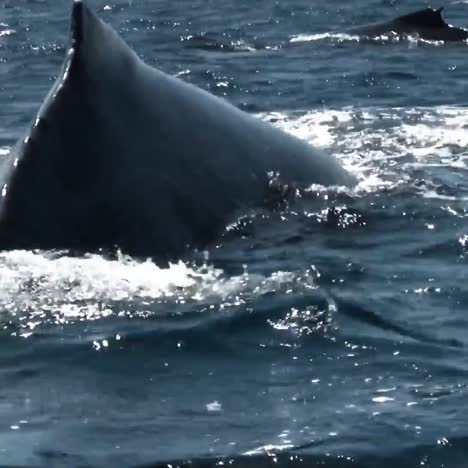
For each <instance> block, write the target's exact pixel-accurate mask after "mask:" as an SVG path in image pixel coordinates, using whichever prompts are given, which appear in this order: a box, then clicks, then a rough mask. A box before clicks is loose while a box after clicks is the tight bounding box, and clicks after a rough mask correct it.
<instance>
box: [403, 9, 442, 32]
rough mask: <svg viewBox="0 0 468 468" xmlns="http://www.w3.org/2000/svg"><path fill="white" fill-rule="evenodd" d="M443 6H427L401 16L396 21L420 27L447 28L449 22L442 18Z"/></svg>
mask: <svg viewBox="0 0 468 468" xmlns="http://www.w3.org/2000/svg"><path fill="white" fill-rule="evenodd" d="M442 10H443V7H441V8H438V9H437V10H435V9H434V8H425V9H424V10H419V11H415V12H414V13H409V14H408V15H403V16H399V17H398V18H397V19H396V20H395V21H397V22H399V23H404V24H406V25H410V26H413V27H418V28H446V27H448V24H447V23H446V22H445V20H444V19H443V18H442Z"/></svg>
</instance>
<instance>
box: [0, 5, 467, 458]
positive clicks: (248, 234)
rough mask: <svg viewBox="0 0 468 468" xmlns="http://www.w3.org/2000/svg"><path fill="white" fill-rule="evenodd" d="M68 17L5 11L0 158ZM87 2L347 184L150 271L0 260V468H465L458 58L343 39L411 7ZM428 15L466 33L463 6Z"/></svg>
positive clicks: (170, 66) (145, 265)
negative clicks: (287, 136) (341, 172)
mask: <svg viewBox="0 0 468 468" xmlns="http://www.w3.org/2000/svg"><path fill="white" fill-rule="evenodd" d="M70 3H71V2H69V1H65V0H60V1H58V0H34V1H33V0H4V1H3V2H2V4H1V5H0V23H1V24H0V102H1V105H0V114H1V119H0V122H1V125H0V147H1V148H2V149H1V150H0V152H2V153H3V154H5V153H7V152H8V150H9V148H10V147H11V146H12V145H13V144H14V142H15V140H16V138H18V137H19V136H20V135H21V134H22V133H23V132H24V130H25V128H26V126H27V124H28V123H29V121H30V120H31V119H32V118H33V116H34V114H35V112H36V111H37V108H38V105H39V103H40V101H41V100H42V99H43V97H44V96H45V94H46V92H47V90H48V88H49V87H50V85H51V83H52V81H53V80H54V78H55V77H56V76H57V74H58V72H59V69H60V65H61V62H62V59H63V55H64V51H65V46H66V39H67V34H68V24H69V12H70ZM90 3H91V4H92V6H93V8H95V9H96V10H97V11H98V13H99V15H100V16H101V17H103V18H104V19H105V20H106V21H108V22H110V23H111V24H112V25H113V26H114V27H115V28H116V29H117V30H118V31H119V32H120V33H121V34H122V35H123V36H124V38H125V39H126V40H127V41H128V42H129V43H130V44H131V45H132V47H134V48H135V49H136V50H137V51H138V53H139V54H140V55H141V56H142V57H143V58H144V59H145V60H146V61H148V62H149V63H151V64H153V65H155V66H158V67H160V68H161V69H162V70H164V71H166V72H168V73H171V74H174V75H175V74H178V75H180V76H181V77H182V78H183V79H185V80H188V81H190V82H192V83H195V84H197V85H199V86H201V87H202V88H205V89H208V90H210V91H211V92H213V93H216V94H218V95H222V96H226V97H227V98H228V99H229V100H231V101H232V102H234V103H236V104H237V105H239V106H240V107H241V108H243V109H244V110H247V111H248V112H252V113H255V114H257V115H258V117H259V118H264V119H267V120H269V121H272V122H273V123H274V125H277V126H279V127H282V128H284V129H285V130H287V131H290V132H292V133H294V134H297V135H298V136H300V137H301V138H304V139H306V140H309V141H310V142H312V143H313V144H315V145H318V146H321V147H323V148H325V149H326V150H327V151H329V152H330V153H334V154H336V155H338V157H340V158H341V160H342V161H343V163H344V164H345V166H346V167H348V168H349V169H350V170H351V171H352V172H353V173H355V174H356V175H357V176H358V178H359V180H360V184H359V186H358V187H357V189H356V190H353V191H352V192H350V191H340V190H330V189H323V188H320V187H311V188H310V190H308V191H307V192H306V193H304V194H303V196H302V198H301V199H300V200H298V201H297V202H296V203H293V204H291V205H289V206H284V207H281V208H279V209H277V210H273V211H268V210H259V211H258V212H256V213H248V214H246V216H244V217H242V218H240V219H239V220H238V222H236V223H234V224H233V225H231V226H229V227H227V228H226V232H225V234H224V236H223V237H222V238H221V239H220V241H219V244H218V245H217V246H216V247H214V248H213V249H211V250H210V251H209V252H207V253H206V254H205V255H198V256H197V258H194V261H193V263H187V264H184V263H178V264H174V265H171V266H170V268H165V269H162V268H159V267H158V266H156V265H155V264H153V263H151V262H150V261H141V260H137V259H131V258H127V257H125V256H123V255H122V256H120V257H118V258H116V259H111V260H109V259H105V258H103V257H101V256H98V255H89V256H85V257H82V258H72V257H70V256H67V255H66V254H65V253H63V252H62V253H61V252H24V251H21V252H9V253H5V252H3V253H0V310H1V316H0V320H1V328H2V331H1V334H0V464H3V465H6V466H14V465H34V466H44V467H45V466H47V467H51V466H67V467H74V466H77V467H78V466H99V467H118V466H136V465H139V464H145V463H155V464H158V463H163V462H169V463H172V465H173V466H176V463H174V462H173V460H181V461H183V460H188V459H197V460H200V461H199V463H200V465H202V466H214V465H215V464H216V463H219V462H218V461H216V460H218V459H219V457H226V458H224V459H223V460H222V461H221V462H222V463H225V465H228V464H229V463H231V462H230V460H235V462H234V465H235V466H270V465H275V466H278V465H279V466H292V465H298V466H316V465H319V464H320V466H355V467H358V466H366V467H374V466H375V467H380V466H389V467H390V466H395V465H399V466H402V467H413V466H430V467H442V466H443V467H462V466H466V463H467V462H466V460H467V459H468V448H467V447H468V425H467V420H468V418H467V417H468V352H467V348H468V334H467V329H468V316H467V310H468V284H467V254H468V204H467V200H468V172H467V169H468V166H467V163H468V153H467V150H466V147H467V143H468V131H467V127H468V110H467V108H466V107H465V104H466V98H467V96H468V91H467V88H466V86H467V83H468V65H467V54H468V46H467V45H466V44H451V45H443V44H431V43H425V42H421V41H418V40H416V39H415V40H400V41H398V40H394V39H389V40H386V39H385V38H382V39H381V40H378V41H373V42H369V41H367V42H365V43H362V42H359V41H357V40H356V39H355V38H352V37H347V36H345V35H343V34H341V33H342V32H343V30H344V29H345V27H348V26H354V25H359V24H363V23H367V22H371V21H375V20H380V19H383V18H385V19H386V18H391V17H393V16H396V15H398V14H403V13H406V12H409V11H411V10H414V9H417V8H420V7H424V6H425V4H423V3H422V2H416V1H411V2H403V1H384V0H380V1H377V0H376V1H373V0H360V1H352V2H350V1H348V0H347V1H345V0H337V1H333V2H330V1H325V0H317V1H314V2H311V1H309V0H290V1H284V2H278V1H272V0H257V1H255V2H252V1H250V0H241V1H236V2H233V1H226V0H217V1H213V0H194V1H190V2H189V1H188V0H187V1H174V0H154V1H150V0H138V1H136V0H135V1H125V2H124V1H120V2H119V1H117V2H116V1H113V2H110V3H106V2H104V1H98V0H96V1H94V2H91V1H90ZM434 6H437V5H434ZM445 15H446V17H447V19H448V21H449V22H451V23H454V24H455V25H459V26H468V5H465V4H463V3H456V4H453V5H446V12H445ZM136 143H137V142H135V144H136ZM161 222H164V220H161ZM243 454H252V455H253V456H252V457H250V458H246V459H244V458H242V457H241V455H243ZM171 461H172V462H171ZM275 461H276V463H275ZM161 466H165V465H161Z"/></svg>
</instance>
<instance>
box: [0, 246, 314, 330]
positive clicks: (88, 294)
mask: <svg viewBox="0 0 468 468" xmlns="http://www.w3.org/2000/svg"><path fill="white" fill-rule="evenodd" d="M297 280H298V278H297V275H295V274H294V273H288V272H274V273H272V274H270V275H268V276H263V275H259V274H249V273H248V272H244V273H243V274H242V275H238V276H231V277H228V276H226V275H225V274H224V272H223V271H222V270H220V269H216V268H214V267H212V266H209V265H205V266H199V267H191V266H189V265H187V264H184V263H183V262H178V263H175V264H171V265H170V266H169V267H167V268H160V267H158V266H157V265H156V264H154V263H153V262H151V261H150V260H147V261H137V260H133V259H132V258H129V257H126V256H120V258H118V259H117V260H109V259H105V258H103V257H101V256H99V255H87V256H85V257H80V258H75V257H69V256H66V255H60V254H59V253H50V252H48V253H47V252H31V251H12V252H1V253H0V310H1V311H4V313H6V314H8V315H9V316H10V317H16V318H17V320H18V321H20V322H23V323H22V325H23V328H26V329H27V330H29V331H30V330H33V329H34V328H36V326H38V325H40V324H41V323H43V322H48V321H51V320H52V321H54V322H56V323H66V322H69V321H75V320H96V319H100V318H105V317H108V316H109V315H113V314H114V315H122V314H124V315H126V314H127V311H126V310H123V309H122V308H120V307H119V305H118V304H119V303H122V304H123V306H125V307H131V305H130V304H131V303H132V301H136V302H137V303H138V307H139V309H143V312H142V314H143V315H145V316H147V315H148V314H157V313H158V310H160V308H159V309H158V307H157V305H158V304H160V303H167V302H172V303H174V304H185V303H193V304H195V305H196V304H198V303H200V302H203V303H204V304H210V303H213V302H215V303H216V304H218V307H219V308H220V309H226V308H229V307H232V306H239V305H242V304H244V303H245V302H246V301H248V300H249V299H250V298H252V297H255V296H259V295H262V294H265V293H268V292H272V291H275V290H277V289H278V288H281V287H284V285H286V286H287V287H288V288H291V287H296V288H297V287H298V286H297ZM301 281H303V283H304V286H306V283H307V282H308V281H309V279H307V278H306V279H304V280H302V276H301ZM123 306H122V307H123Z"/></svg>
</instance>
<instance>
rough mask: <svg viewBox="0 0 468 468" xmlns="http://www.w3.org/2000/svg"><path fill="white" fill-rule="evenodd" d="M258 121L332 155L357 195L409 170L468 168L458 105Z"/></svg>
mask: <svg viewBox="0 0 468 468" xmlns="http://www.w3.org/2000/svg"><path fill="white" fill-rule="evenodd" d="M261 118H263V119H265V120H267V121H270V122H271V123H273V125H275V126H278V127H280V128H282V129H284V130H285V131H287V132H289V133H292V134H293V135H296V136H298V137H299V138H302V139H304V140H306V141H308V142H309V143H311V144H313V145H314V146H318V147H321V148H323V149H325V150H327V151H328V152H330V153H332V154H334V155H336V156H337V157H338V158H339V159H340V160H341V161H342V163H343V165H344V166H345V167H346V168H347V169H348V170H349V171H350V172H352V173H354V174H355V175H356V176H357V178H358V180H359V185H358V187H357V191H358V192H359V191H365V192H369V191H370V192H372V191H376V190H381V189H383V188H389V187H395V186H398V185H402V184H406V183H408V181H409V179H410V174H411V170H415V169H421V168H423V169H424V168H429V167H447V168H450V169H457V170H468V151H467V149H466V148H468V132H467V131H466V128H467V127H468V109H466V108H463V107H446V106H440V107H434V108H425V107H421V108H382V109H379V108H374V109H367V108H364V109H355V108H345V109H340V110H334V109H320V110H314V111H308V112H306V111H304V112H294V113H290V114H288V113H278V112H275V113H271V114H267V115H265V114H263V115H261Z"/></svg>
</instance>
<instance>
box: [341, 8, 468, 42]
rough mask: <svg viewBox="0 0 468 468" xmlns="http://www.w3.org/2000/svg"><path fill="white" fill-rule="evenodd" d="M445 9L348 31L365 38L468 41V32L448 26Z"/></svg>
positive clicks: (409, 14) (429, 10)
mask: <svg viewBox="0 0 468 468" xmlns="http://www.w3.org/2000/svg"><path fill="white" fill-rule="evenodd" d="M442 10H443V8H438V9H437V10H435V9H434V8H425V9H422V10H418V11H414V12H412V13H408V14H406V15H403V16H399V17H397V18H395V19H393V20H392V21H387V22H384V23H375V24H370V25H367V26H361V27H357V28H353V29H350V30H349V31H347V32H348V33H349V34H353V35H357V36H363V37H378V36H382V35H386V34H389V33H394V34H398V35H404V36H413V35H415V36H418V37H420V38H421V39H425V40H428V41H445V42H456V41H466V40H467V39H468V30H466V29H464V28H458V27H456V26H452V25H450V24H447V23H446V21H445V20H444V19H443V18H442Z"/></svg>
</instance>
